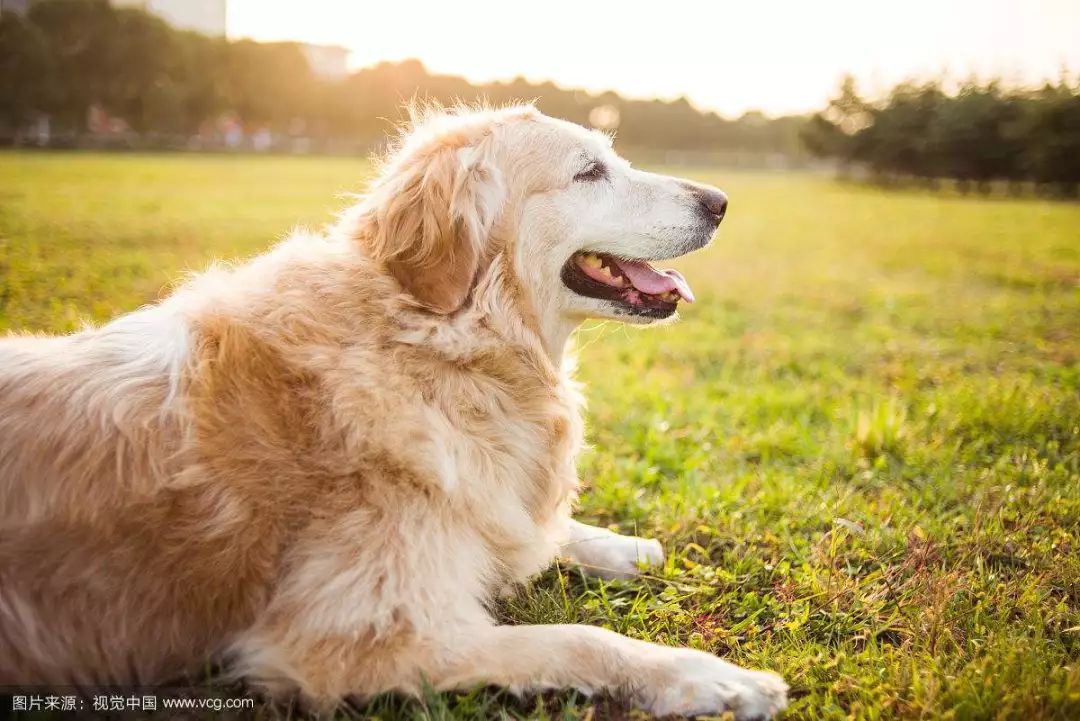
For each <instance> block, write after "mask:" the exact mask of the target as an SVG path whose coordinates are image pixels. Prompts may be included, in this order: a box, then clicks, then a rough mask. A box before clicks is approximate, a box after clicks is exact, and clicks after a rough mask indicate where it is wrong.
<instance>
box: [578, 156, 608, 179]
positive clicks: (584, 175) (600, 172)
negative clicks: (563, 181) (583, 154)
mask: <svg viewBox="0 0 1080 721" xmlns="http://www.w3.org/2000/svg"><path fill="white" fill-rule="evenodd" d="M606 177H607V166H606V165H604V164H603V163H601V162H600V161H599V160H592V161H590V162H589V164H588V165H586V166H585V169H584V170H582V171H581V172H580V173H578V174H577V175H575V176H574V181H575V182H578V183H591V182H595V181H597V180H603V179H604V178H606Z"/></svg>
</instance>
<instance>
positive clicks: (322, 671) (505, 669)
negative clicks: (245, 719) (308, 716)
mask: <svg viewBox="0 0 1080 721" xmlns="http://www.w3.org/2000/svg"><path fill="white" fill-rule="evenodd" d="M263 640H264V641H265V640H266V639H265V638H264V639H263ZM282 642H283V643H282ZM279 644H281V645H276V647H273V648H272V647H268V646H263V647H262V648H261V649H258V650H257V652H256V655H255V656H249V657H248V658H247V659H246V661H247V663H248V669H247V671H248V672H249V680H251V681H255V682H256V683H259V684H260V685H262V686H263V687H264V688H266V689H268V690H271V691H274V690H277V691H278V692H281V691H282V690H284V689H287V688H288V687H293V688H297V689H299V690H301V692H302V698H304V699H305V700H307V701H310V702H313V703H314V704H315V706H314V708H317V709H320V710H327V711H328V710H331V709H333V708H334V707H335V705H336V704H337V703H338V702H339V701H340V700H341V699H342V698H344V697H346V696H349V695H355V696H357V697H359V698H361V699H362V698H369V697H371V696H372V695H375V694H378V693H382V692H385V691H399V692H405V693H409V694H419V693H421V692H422V691H423V689H425V688H433V689H435V690H437V691H450V690H459V689H460V690H466V689H471V688H475V687H478V686H485V685H494V686H502V687H504V688H507V689H510V690H511V691H514V692H516V693H522V692H534V691H544V690H548V689H565V688H574V689H578V690H580V691H582V692H583V693H586V694H594V693H598V692H607V693H611V694H613V695H615V696H617V697H619V698H622V699H625V700H627V701H629V702H630V703H632V704H634V705H635V706H637V707H640V708H643V709H646V710H648V711H650V712H651V713H653V714H656V715H657V716H666V715H668V714H679V715H686V716H693V715H704V714H708V715H714V714H720V713H723V712H725V711H730V712H732V713H733V714H734V716H735V718H736V719H740V720H749V719H767V718H771V717H772V716H773V715H774V714H776V713H777V712H779V711H780V710H782V709H783V708H784V707H785V706H786V705H787V686H786V685H785V684H784V681H783V679H781V678H780V677H779V676H777V675H776V674H773V673H769V672H766V671H752V670H749V669H744V668H741V667H739V666H735V665H734V664H730V663H727V662H726V661H723V660H721V659H719V658H717V657H716V656H713V655H711V654H708V653H704V652H702V651H695V650H693V649H688V648H671V647H668V646H660V645H657V644H653V643H648V642H646V641H638V640H635V639H632V638H627V637H626V636H620V635H619V634H617V633H615V632H613V631H608V630H606V629H602V628H596V627H594V626H583V625H551V626H490V625H486V624H475V623H472V624H467V625H465V626H460V627H457V628H454V629H441V630H440V631H439V632H438V634H437V636H435V637H427V638H422V637H413V638H398V639H396V640H394V639H384V640H382V641H375V642H372V639H370V638H365V637H364V635H363V634H361V635H359V636H357V637H354V638H348V637H342V636H332V637H325V636H324V637H312V638H307V639H303V640H301V638H299V637H297V636H292V637H291V638H281V639H279ZM253 650H254V649H253Z"/></svg>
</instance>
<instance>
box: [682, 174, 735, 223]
mask: <svg viewBox="0 0 1080 721" xmlns="http://www.w3.org/2000/svg"><path fill="white" fill-rule="evenodd" d="M684 184H685V185H686V187H687V188H689V190H690V192H691V193H693V194H694V197H695V198H696V199H697V201H698V203H699V204H700V206H701V209H702V211H703V213H704V215H706V216H707V217H708V218H709V219H710V220H713V221H714V222H715V223H716V224H717V225H719V224H720V221H721V220H723V219H724V213H726V212H727V196H726V195H724V193H723V192H721V191H719V190H717V189H716V188H713V187H711V186H708V185H698V184H697V183H691V182H686V181H684Z"/></svg>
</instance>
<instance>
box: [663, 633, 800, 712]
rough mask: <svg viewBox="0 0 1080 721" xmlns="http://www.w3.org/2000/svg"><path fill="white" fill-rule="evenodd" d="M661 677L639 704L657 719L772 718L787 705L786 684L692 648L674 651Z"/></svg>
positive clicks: (766, 672) (767, 674)
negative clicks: (671, 716) (725, 714)
mask: <svg viewBox="0 0 1080 721" xmlns="http://www.w3.org/2000/svg"><path fill="white" fill-rule="evenodd" d="M665 666H666V667H667V669H666V670H667V672H668V673H664V674H661V675H662V676H665V677H666V679H665V680H662V681H660V680H659V679H658V681H660V682H659V683H657V684H655V685H654V687H653V688H652V689H651V690H650V689H648V688H647V687H646V688H643V689H642V691H643V692H644V693H643V699H642V700H643V701H644V703H645V705H646V706H647V707H648V709H649V711H651V712H652V713H654V714H656V715H657V716H666V715H669V714H677V715H680V716H704V715H716V714H720V713H723V712H725V711H730V712H732V713H733V714H735V718H736V719H738V720H739V721H751V720H753V721H757V720H758V719H761V720H764V719H771V718H772V717H773V716H775V715H776V714H778V713H779V712H780V711H782V710H784V709H785V708H786V707H787V689H788V687H787V684H786V683H784V680H783V679H782V678H780V677H779V676H777V675H776V674H774V673H769V672H768V671H752V670H750V669H745V668H740V667H739V666H736V665H734V664H730V663H728V662H726V661H722V660H720V659H719V658H716V657H715V656H712V655H710V654H707V653H702V652H700V651H693V650H691V649H679V650H677V651H673V656H672V657H671V658H670V659H669V660H668V662H667V663H666V664H665Z"/></svg>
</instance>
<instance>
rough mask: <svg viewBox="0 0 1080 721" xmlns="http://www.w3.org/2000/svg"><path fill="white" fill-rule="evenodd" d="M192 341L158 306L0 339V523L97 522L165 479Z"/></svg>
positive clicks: (4, 526)
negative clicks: (101, 322) (103, 321)
mask: <svg viewBox="0 0 1080 721" xmlns="http://www.w3.org/2000/svg"><path fill="white" fill-rule="evenodd" d="M188 345H189V341H188V333H187V330H186V328H185V327H184V326H183V324H182V323H180V321H179V320H178V319H176V318H173V317H171V316H170V314H169V313H168V312H166V311H165V310H164V309H162V308H160V307H154V308H148V309H146V310H142V311H139V312H137V313H132V314H130V315H127V316H124V317H122V318H120V319H118V320H117V321H115V322H113V323H110V324H109V325H106V326H104V327H102V328H99V329H93V330H86V331H83V332H81V333H77V334H74V335H70V336H63V337H53V338H49V337H34V336H21V337H18V336H17V337H12V338H7V339H0V496H2V497H3V498H4V501H5V502H4V504H3V506H2V507H0V529H10V528H12V527H18V526H25V525H28V524H31V523H35V522H38V521H41V520H43V519H46V518H49V517H52V518H57V517H67V518H79V519H92V518H94V517H96V516H98V515H99V514H100V513H102V512H104V511H106V510H107V509H108V508H109V507H110V506H113V505H116V504H120V503H123V502H126V501H128V500H130V497H131V494H138V493H139V492H147V491H149V490H151V489H152V488H153V487H154V486H155V485H157V484H158V483H159V482H162V481H163V479H165V478H166V477H167V476H168V474H169V472H170V469H169V468H168V467H167V459H168V458H170V457H171V456H172V455H173V453H170V451H172V450H174V449H172V448H169V446H175V445H176V443H177V442H178V440H179V434H180V423H181V419H180V416H179V413H177V412H176V411H175V410H174V409H172V408H171V407H170V406H171V401H172V400H173V399H174V398H175V396H176V393H177V387H178V384H179V382H180V377H181V373H182V364H183V363H184V361H185V357H186V354H187V347H188Z"/></svg>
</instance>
